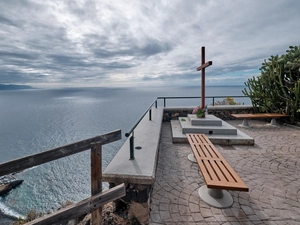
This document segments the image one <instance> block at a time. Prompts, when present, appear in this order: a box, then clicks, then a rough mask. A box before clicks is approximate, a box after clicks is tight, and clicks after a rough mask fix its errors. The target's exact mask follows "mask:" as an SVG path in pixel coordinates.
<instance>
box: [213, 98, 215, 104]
mask: <svg viewBox="0 0 300 225" xmlns="http://www.w3.org/2000/svg"><path fill="white" fill-rule="evenodd" d="M214 105H215V97H213V106H214Z"/></svg>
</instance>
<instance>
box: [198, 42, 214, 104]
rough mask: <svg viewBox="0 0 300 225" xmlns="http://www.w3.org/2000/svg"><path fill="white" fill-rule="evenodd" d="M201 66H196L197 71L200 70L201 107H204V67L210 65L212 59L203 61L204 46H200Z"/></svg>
mask: <svg viewBox="0 0 300 225" xmlns="http://www.w3.org/2000/svg"><path fill="white" fill-rule="evenodd" d="M201 64H202V65H201V66H199V67H198V68H197V71H200V70H201V75H202V76H201V108H202V109H204V108H205V68H206V67H209V66H211V65H212V61H208V62H205V47H204V46H202V48H201Z"/></svg>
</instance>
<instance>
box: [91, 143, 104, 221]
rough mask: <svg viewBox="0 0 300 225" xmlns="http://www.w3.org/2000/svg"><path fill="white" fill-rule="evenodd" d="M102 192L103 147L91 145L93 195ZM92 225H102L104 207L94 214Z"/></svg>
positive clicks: (95, 144) (96, 144)
mask: <svg viewBox="0 0 300 225" xmlns="http://www.w3.org/2000/svg"><path fill="white" fill-rule="evenodd" d="M101 192H102V145H101V144H99V143H91V194H92V196H94V195H96V194H99V193H101ZM91 224H92V225H99V224H102V206H101V207H99V208H98V209H95V210H94V211H93V212H92V223H91Z"/></svg>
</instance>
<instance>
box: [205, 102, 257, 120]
mask: <svg viewBox="0 0 300 225" xmlns="http://www.w3.org/2000/svg"><path fill="white" fill-rule="evenodd" d="M207 111H208V114H213V115H214V116H216V117H218V118H221V119H222V120H235V119H236V118H234V117H232V116H231V114H244V113H253V107H252V105H217V106H208V107H207Z"/></svg>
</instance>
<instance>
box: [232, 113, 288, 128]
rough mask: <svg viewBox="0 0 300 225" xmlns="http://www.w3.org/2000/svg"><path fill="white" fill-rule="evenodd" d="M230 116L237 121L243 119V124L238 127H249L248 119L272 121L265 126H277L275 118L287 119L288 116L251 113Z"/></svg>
mask: <svg viewBox="0 0 300 225" xmlns="http://www.w3.org/2000/svg"><path fill="white" fill-rule="evenodd" d="M231 116H233V117H235V118H237V119H243V123H242V124H240V125H239V126H241V127H246V128H248V127H249V124H248V119H269V118H270V119H272V120H271V123H269V124H267V125H271V126H277V123H276V118H282V117H289V115H285V114H280V113H252V114H231Z"/></svg>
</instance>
